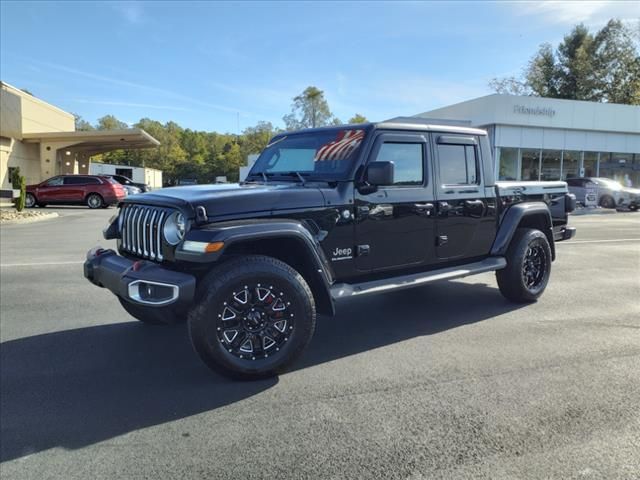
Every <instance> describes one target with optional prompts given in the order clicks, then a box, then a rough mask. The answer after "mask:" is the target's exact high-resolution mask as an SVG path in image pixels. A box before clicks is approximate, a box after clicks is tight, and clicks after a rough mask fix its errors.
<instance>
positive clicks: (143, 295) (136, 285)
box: [128, 280, 179, 305]
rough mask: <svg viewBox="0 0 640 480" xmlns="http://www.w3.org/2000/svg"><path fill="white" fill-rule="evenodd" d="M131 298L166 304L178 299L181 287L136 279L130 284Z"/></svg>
mask: <svg viewBox="0 0 640 480" xmlns="http://www.w3.org/2000/svg"><path fill="white" fill-rule="evenodd" d="M128 293H129V298H131V300H134V301H136V302H138V303H145V304H148V305H165V304H167V303H171V302H173V301H175V300H177V299H178V294H179V288H178V286H177V285H171V284H168V283H159V282H151V281H147V280H135V281H133V282H131V283H130V284H129V292H128Z"/></svg>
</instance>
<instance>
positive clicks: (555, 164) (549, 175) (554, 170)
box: [540, 150, 562, 181]
mask: <svg viewBox="0 0 640 480" xmlns="http://www.w3.org/2000/svg"><path fill="white" fill-rule="evenodd" d="M561 165H562V151H561V150H542V168H541V170H540V180H545V181H549V180H560V167H561Z"/></svg>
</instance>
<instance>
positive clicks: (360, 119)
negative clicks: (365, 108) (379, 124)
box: [349, 113, 369, 123]
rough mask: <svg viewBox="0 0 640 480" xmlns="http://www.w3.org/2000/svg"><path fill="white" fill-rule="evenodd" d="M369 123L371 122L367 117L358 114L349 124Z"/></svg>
mask: <svg viewBox="0 0 640 480" xmlns="http://www.w3.org/2000/svg"><path fill="white" fill-rule="evenodd" d="M368 121H369V120H367V117H365V116H364V115H360V114H359V113H356V114H355V115H354V116H353V117H351V118H350V119H349V123H367V122H368Z"/></svg>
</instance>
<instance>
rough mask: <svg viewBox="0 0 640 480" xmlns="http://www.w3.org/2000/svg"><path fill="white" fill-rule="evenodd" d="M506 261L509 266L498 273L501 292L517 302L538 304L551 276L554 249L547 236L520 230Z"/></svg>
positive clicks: (516, 234) (530, 229) (533, 231)
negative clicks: (552, 251) (537, 301)
mask: <svg viewBox="0 0 640 480" xmlns="http://www.w3.org/2000/svg"><path fill="white" fill-rule="evenodd" d="M505 259H506V260H507V266H506V267H505V268H503V269H502V270H498V271H496V279H497V280H498V287H500V293H502V295H504V297H505V298H507V299H509V300H511V301H513V302H517V303H526V302H534V301H536V300H537V299H538V298H539V297H540V295H542V293H543V292H544V290H545V288H546V287H547V283H548V282H549V276H550V274H551V247H550V245H549V240H548V239H547V236H546V235H545V234H544V233H542V232H541V231H540V230H536V229H533V228H518V229H517V230H516V232H515V234H514V235H513V238H512V239H511V243H510V244H509V248H508V249H507V254H506V255H505Z"/></svg>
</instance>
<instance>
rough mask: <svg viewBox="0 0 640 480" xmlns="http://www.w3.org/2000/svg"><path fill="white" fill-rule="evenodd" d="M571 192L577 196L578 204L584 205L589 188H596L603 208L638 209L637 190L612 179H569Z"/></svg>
mask: <svg viewBox="0 0 640 480" xmlns="http://www.w3.org/2000/svg"><path fill="white" fill-rule="evenodd" d="M567 185H568V186H569V191H570V192H571V193H573V194H574V195H575V196H576V202H578V203H581V204H583V205H584V203H585V196H586V194H587V188H588V187H593V186H595V188H596V191H597V193H598V205H599V206H601V207H603V208H627V207H631V208H632V209H634V210H635V208H637V201H638V200H637V198H636V197H637V193H635V191H636V189H632V188H625V187H623V186H622V185H621V184H620V183H618V182H616V181H615V180H612V179H610V178H602V177H580V178H568V179H567Z"/></svg>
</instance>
